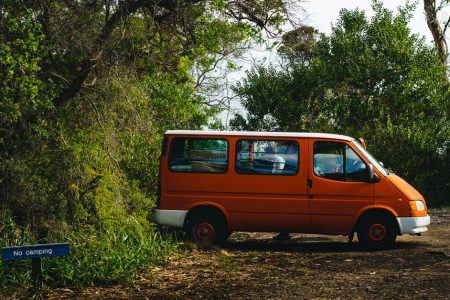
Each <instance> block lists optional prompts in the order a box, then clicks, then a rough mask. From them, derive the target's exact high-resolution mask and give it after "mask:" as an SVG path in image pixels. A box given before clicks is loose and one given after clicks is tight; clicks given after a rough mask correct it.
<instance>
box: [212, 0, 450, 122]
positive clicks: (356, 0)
mask: <svg viewBox="0 0 450 300" xmlns="http://www.w3.org/2000/svg"><path fill="white" fill-rule="evenodd" d="M382 2H383V4H384V7H386V8H388V9H389V10H392V11H395V12H397V8H398V7H399V6H403V5H404V4H405V3H406V0H389V1H388V0H385V1H382ZM410 2H412V1H410ZM302 7H303V8H304V10H305V13H306V14H305V15H301V16H299V19H301V20H303V24H304V25H309V26H313V27H315V28H316V29H318V30H319V32H323V33H326V34H330V33H331V27H332V24H334V23H336V21H337V19H338V18H339V11H340V10H341V9H342V8H346V9H350V10H352V9H356V8H358V9H360V10H364V11H365V13H366V15H367V16H368V17H369V18H370V17H371V16H373V14H374V13H373V11H372V0H310V1H302ZM449 13H450V8H446V11H444V12H443V13H442V15H441V18H442V19H446V18H448V15H449ZM409 27H410V28H411V31H412V32H413V33H418V34H420V35H422V36H425V41H426V42H427V43H429V44H430V45H431V44H433V39H432V36H431V33H430V31H429V29H428V26H427V23H426V21H425V16H424V11H423V0H420V1H419V2H418V3H417V6H416V10H415V13H414V16H413V18H412V20H411V22H410V24H409ZM246 56H248V57H251V58H252V59H257V60H259V61H261V60H265V63H266V64H270V63H271V62H272V63H273V62H275V61H276V51H275V50H273V51H250V52H249V53H248V54H247V55H246ZM251 66H252V64H250V63H248V64H247V65H243V68H242V70H241V71H240V72H237V73H235V74H232V75H231V76H230V78H229V80H230V81H232V82H236V81H239V80H241V79H242V78H243V77H244V76H245V70H248V69H250V68H251ZM231 107H232V108H233V109H234V110H242V107H241V106H240V104H239V103H238V101H237V100H236V101H233V103H231ZM231 118H232V113H229V112H228V113H227V112H223V113H221V114H220V119H221V120H222V122H223V123H224V124H226V123H227V121H229V120H230V119H231Z"/></svg>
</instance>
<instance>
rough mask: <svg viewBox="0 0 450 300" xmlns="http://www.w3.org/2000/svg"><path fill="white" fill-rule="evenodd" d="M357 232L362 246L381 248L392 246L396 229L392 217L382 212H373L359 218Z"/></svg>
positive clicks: (370, 248)
mask: <svg viewBox="0 0 450 300" xmlns="http://www.w3.org/2000/svg"><path fill="white" fill-rule="evenodd" d="M357 233H358V240H359V242H360V243H361V245H362V246H363V247H364V248H366V249H369V250H382V249H390V248H392V247H393V246H394V243H395V239H396V238H397V234H398V229H397V226H396V224H395V220H394V219H393V218H392V217H390V216H389V215H386V214H382V213H374V214H369V215H366V216H364V217H363V219H361V221H360V223H359V225H358V228H357Z"/></svg>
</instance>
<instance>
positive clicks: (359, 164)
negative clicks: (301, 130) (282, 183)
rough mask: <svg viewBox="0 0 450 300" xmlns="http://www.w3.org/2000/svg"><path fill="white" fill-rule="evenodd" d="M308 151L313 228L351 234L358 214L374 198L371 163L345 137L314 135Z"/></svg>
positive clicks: (327, 231) (313, 230)
mask: <svg viewBox="0 0 450 300" xmlns="http://www.w3.org/2000/svg"><path fill="white" fill-rule="evenodd" d="M308 152H309V160H308V182H307V185H308V199H309V200H308V201H309V207H310V213H311V231H312V232H316V233H327V234H348V233H349V232H350V231H351V229H352V228H351V226H352V219H353V217H354V216H355V214H356V213H357V212H358V211H360V209H361V208H363V207H364V206H367V205H371V204H373V201H374V200H373V188H374V185H373V183H369V182H367V181H368V180H367V179H368V177H367V175H368V172H367V168H368V165H367V163H366V162H365V161H364V160H363V159H362V158H361V157H360V156H359V155H358V154H357V153H356V151H354V150H353V149H352V147H351V144H350V143H348V144H347V143H344V142H342V141H334V140H324V139H311V140H310V141H309V151H308Z"/></svg>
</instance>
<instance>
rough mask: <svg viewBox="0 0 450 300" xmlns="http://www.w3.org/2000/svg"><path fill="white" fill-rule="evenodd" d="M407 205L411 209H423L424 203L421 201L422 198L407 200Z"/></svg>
mask: <svg viewBox="0 0 450 300" xmlns="http://www.w3.org/2000/svg"><path fill="white" fill-rule="evenodd" d="M409 207H410V208H411V210H412V211H421V210H425V204H424V203H423V201H422V200H414V201H409Z"/></svg>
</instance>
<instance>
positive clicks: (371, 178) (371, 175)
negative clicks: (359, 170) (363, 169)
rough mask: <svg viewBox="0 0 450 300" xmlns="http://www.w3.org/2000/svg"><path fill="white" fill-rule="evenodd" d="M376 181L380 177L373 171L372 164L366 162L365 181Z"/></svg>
mask: <svg viewBox="0 0 450 300" xmlns="http://www.w3.org/2000/svg"><path fill="white" fill-rule="evenodd" d="M378 181H380V178H379V177H378V176H377V174H375V172H374V171H373V166H372V164H368V165H367V182H370V183H375V182H378Z"/></svg>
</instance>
